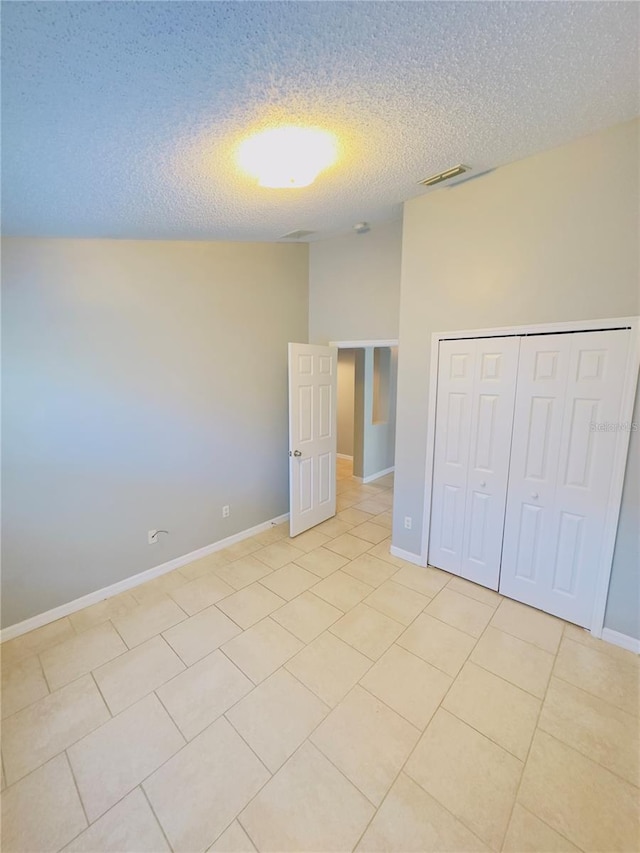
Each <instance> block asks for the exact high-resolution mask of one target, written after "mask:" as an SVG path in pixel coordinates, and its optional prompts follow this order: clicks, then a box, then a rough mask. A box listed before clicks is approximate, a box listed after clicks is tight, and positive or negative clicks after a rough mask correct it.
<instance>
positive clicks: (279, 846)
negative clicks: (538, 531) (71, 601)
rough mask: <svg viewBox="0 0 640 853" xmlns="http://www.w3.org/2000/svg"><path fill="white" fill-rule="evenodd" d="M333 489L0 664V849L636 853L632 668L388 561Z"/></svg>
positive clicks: (568, 629) (384, 544) (639, 842)
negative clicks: (304, 515) (327, 511)
mask: <svg viewBox="0 0 640 853" xmlns="http://www.w3.org/2000/svg"><path fill="white" fill-rule="evenodd" d="M350 474H351V472H350V470H349V466H348V464H347V463H345V462H343V461H342V460H341V461H340V462H339V470H338V477H339V479H338V486H337V490H338V500H339V512H338V514H337V516H336V518H334V519H331V520H330V521H328V522H325V523H324V524H321V525H319V527H317V528H316V529H315V530H313V531H310V532H309V533H306V534H303V535H302V536H300V537H298V538H296V539H295V540H291V541H289V540H288V537H287V528H286V526H284V525H281V526H279V527H275V528H274V529H272V530H270V531H267V532H266V533H263V534H260V535H259V536H256V537H254V538H253V539H252V540H247V541H244V542H241V543H238V545H234V546H233V547H231V548H229V549H227V550H226V551H222V552H218V553H216V554H214V555H212V556H211V557H207V558H205V559H202V560H198V561H197V562H195V563H192V564H191V565H189V566H186V567H184V568H182V569H180V570H179V571H176V572H172V573H171V574H170V575H166V576H164V577H162V578H158V579H157V580H154V581H152V582H150V583H148V584H146V585H145V586H143V587H138V588H137V589H135V590H132V591H131V592H129V593H126V594H123V595H121V596H118V597H117V598H113V599H110V600H108V601H104V602H101V603H100V604H96V605H94V606H93V607H89V608H87V609H86V610H84V611H81V612H79V613H76V614H74V615H73V616H71V617H70V618H68V619H62V620H60V621H59V622H57V623H54V624H52V625H47V626H45V627H44V628H41V629H38V630H36V631H33V632H31V633H30V634H27V635H25V636H23V637H19V638H17V639H15V640H13V641H10V642H8V643H5V644H4V645H3V646H2V662H3V670H2V685H3V703H2V711H3V724H2V786H3V788H4V790H3V793H2V850H3V851H4V852H5V853H10V851H22V853H41V851H56V850H62V849H64V850H69V851H71V850H73V851H85V853H87V851H118V853H138V851H151V853H157V851H164V850H174V851H184V853H191V851H202V850H214V851H228V853H231V851H252V850H254V849H257V850H265V851H303V850H308V851H317V853H333V851H349V850H354V849H357V850H359V851H397V853H405V851H455V852H456V853H459V851H471V850H505V851H512V853H513V851H538V853H547V851H575V850H583V851H602V853H609V851H614V850H620V851H630V852H631V851H637V850H638V849H640V837H639V826H638V811H639V803H640V797H639V790H638V784H639V775H638V773H639V771H638V756H639V743H638V680H639V672H640V670H639V666H638V658H637V657H636V656H634V655H632V654H630V653H628V652H624V651H622V650H620V649H618V648H616V647H615V646H611V645H607V644H605V643H602V642H600V641H598V640H593V639H592V638H591V637H590V636H589V634H588V633H586V632H584V631H582V630H581V629H578V628H576V627H575V626H571V625H565V624H564V623H563V622H561V621H560V620H558V619H554V618H553V617H551V616H548V615H546V614H544V613H540V612H538V611H536V610H532V609H530V608H528V607H525V606H523V605H521V604H518V603H516V602H513V601H509V600H507V599H503V598H502V597H501V596H500V595H498V594H497V593H495V592H492V591H490V590H486V589H483V588H482V587H477V586H475V585H473V584H471V583H468V582H467V581H464V580H462V579H460V578H457V577H452V576H451V575H448V574H446V573H445V572H441V571H438V570H436V569H421V568H418V567H416V566H412V565H410V564H408V563H405V562H403V561H402V560H399V559H397V558H395V557H393V556H391V555H390V553H389V541H390V540H389V535H390V525H391V503H392V484H393V478H392V476H387V477H384V478H382V479H380V480H378V481H377V482H375V483H371V484H368V485H366V486H363V485H360V484H359V483H358V482H357V481H356V480H354V479H353V478H352V477H351V476H350ZM7 785H8V787H5V786H7Z"/></svg>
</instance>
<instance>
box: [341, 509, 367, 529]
mask: <svg viewBox="0 0 640 853" xmlns="http://www.w3.org/2000/svg"><path fill="white" fill-rule="evenodd" d="M336 518H337V519H338V520H339V521H346V522H347V524H353V525H355V524H362V523H363V522H365V521H371V520H372V519H373V518H375V516H374V515H371V513H370V512H362V510H361V509H353V507H347V509H342V510H340V512H339V513H338V514H337V515H336Z"/></svg>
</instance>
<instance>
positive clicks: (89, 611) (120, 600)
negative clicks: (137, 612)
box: [69, 592, 138, 634]
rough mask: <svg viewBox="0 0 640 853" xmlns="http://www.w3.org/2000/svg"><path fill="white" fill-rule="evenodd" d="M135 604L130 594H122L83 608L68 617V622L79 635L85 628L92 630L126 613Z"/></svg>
mask: <svg viewBox="0 0 640 853" xmlns="http://www.w3.org/2000/svg"><path fill="white" fill-rule="evenodd" d="M137 603H138V602H137V601H136V600H135V598H134V597H133V596H132V595H131V593H130V592H123V593H121V594H120V595H114V596H113V597H112V598H106V599H105V600H104V601H99V602H98V603H97V604H92V605H91V607H84V608H83V609H82V610H78V611H77V613H72V614H71V616H69V621H70V622H71V624H72V625H73V627H74V628H75V630H76V631H77V632H78V634H80V633H82V631H86V630H87V628H94V627H95V626H96V625H101V624H102V623H103V622H108V621H109V619H111V618H114V617H116V616H122V615H123V614H124V613H128V611H129V610H131V609H132V608H133V607H135V606H136V605H137Z"/></svg>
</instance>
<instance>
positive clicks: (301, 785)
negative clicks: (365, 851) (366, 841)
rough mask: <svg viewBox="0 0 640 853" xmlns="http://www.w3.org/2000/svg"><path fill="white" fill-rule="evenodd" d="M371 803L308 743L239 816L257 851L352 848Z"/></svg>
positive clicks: (337, 851)
mask: <svg viewBox="0 0 640 853" xmlns="http://www.w3.org/2000/svg"><path fill="white" fill-rule="evenodd" d="M373 812H374V809H373V806H372V805H371V804H370V803H369V802H368V801H367V800H366V799H365V797H364V796H363V795H362V794H361V793H360V792H359V791H358V790H357V789H356V788H354V786H353V785H352V784H351V783H350V782H348V781H347V780H346V779H345V778H344V776H343V775H342V774H341V773H340V772H339V771H338V770H336V768H335V767H334V766H333V765H332V764H331V763H330V762H329V761H327V759H326V758H325V757H324V756H323V755H322V754H321V753H320V752H319V751H318V750H317V749H316V748H315V747H314V746H312V745H311V744H309V743H305V744H303V745H302V746H301V747H300V749H299V750H298V751H297V752H296V753H295V755H293V756H292V757H291V758H290V759H289V761H287V763H286V764H285V765H284V767H282V769H281V770H279V771H278V772H277V773H276V775H275V776H274V777H273V779H271V780H270V781H269V782H268V783H267V785H265V787H264V788H263V789H262V791H260V793H259V794H258V796H257V797H255V799H254V800H253V801H252V802H251V803H250V804H249V805H248V806H247V808H246V809H245V810H244V811H243V812H242V814H241V815H240V823H241V824H242V825H243V827H244V828H245V829H246V830H247V832H248V833H249V836H250V837H251V839H252V840H253V842H254V843H255V845H256V847H257V849H258V850H264V851H280V853H285V851H290V852H291V853H302V851H309V853H319V851H325V853H328V851H331V853H342V851H345V853H346V851H350V850H352V849H353V847H354V845H355V844H356V842H357V841H358V838H359V837H360V834H361V833H362V831H363V830H364V828H365V827H366V825H367V823H368V822H369V820H370V818H371V816H372V815H373Z"/></svg>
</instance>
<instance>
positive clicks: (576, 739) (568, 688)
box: [538, 676, 640, 786]
mask: <svg viewBox="0 0 640 853" xmlns="http://www.w3.org/2000/svg"><path fill="white" fill-rule="evenodd" d="M538 726H539V728H541V729H542V730H543V731H545V732H548V733H549V734H550V735H553V737H555V738H557V739H558V740H561V741H562V742H563V743H566V744H567V746H571V747H573V749H576V750H578V752H581V753H582V754H583V755H586V756H587V758H591V759H593V761H597V762H598V764H602V766H603V767H606V768H607V769H609V770H611V771H612V772H613V773H616V774H617V775H618V776H622V778H623V779H626V780H627V781H628V782H631V783H632V784H633V785H636V786H638V785H640V772H639V766H638V765H639V763H640V725H639V722H638V718H637V717H636V716H634V715H633V714H627V713H626V711H621V710H620V709H619V708H616V707H615V706H613V705H610V704H609V703H608V702H605V701H604V700H603V699H599V698H598V697H597V696H592V695H591V694H590V693H587V692H586V691H584V690H581V689H580V688H579V687H574V685H573V684H569V683H567V682H566V681H561V680H560V679H558V678H554V677H553V676H552V677H551V681H550V682H549V689H548V690H547V695H546V697H545V700H544V705H543V706H542V714H541V715H540V720H539V722H538Z"/></svg>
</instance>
